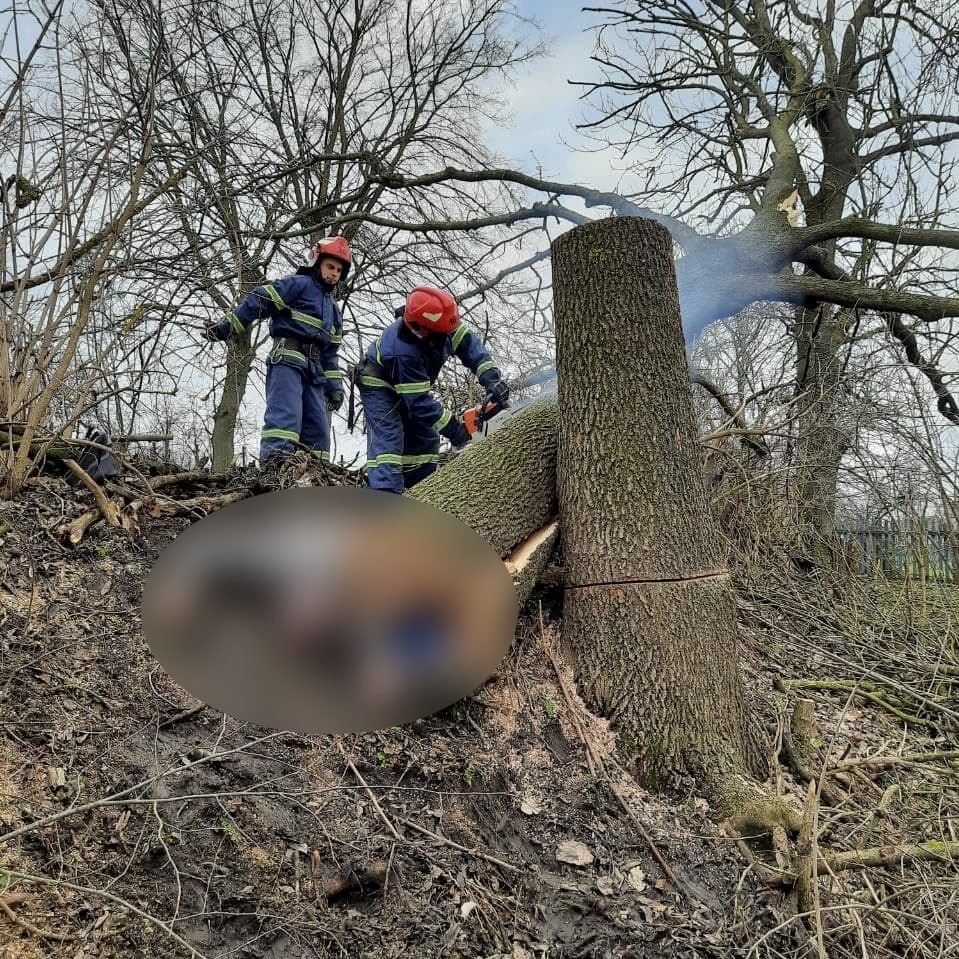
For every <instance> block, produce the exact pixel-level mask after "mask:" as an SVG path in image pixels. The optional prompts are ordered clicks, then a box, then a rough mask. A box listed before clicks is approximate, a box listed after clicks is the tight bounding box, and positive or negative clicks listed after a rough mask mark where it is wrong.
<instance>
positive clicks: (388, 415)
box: [359, 385, 440, 493]
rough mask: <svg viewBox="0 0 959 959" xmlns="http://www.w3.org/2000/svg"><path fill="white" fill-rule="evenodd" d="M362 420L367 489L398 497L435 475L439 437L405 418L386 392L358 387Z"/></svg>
mask: <svg viewBox="0 0 959 959" xmlns="http://www.w3.org/2000/svg"><path fill="white" fill-rule="evenodd" d="M359 389H360V398H361V400H362V401H363V413H364V415H365V417H366V475H367V481H368V482H369V485H370V488H371V489H379V490H385V491H387V492H390V493H402V492H403V490H404V489H409V488H410V487H411V486H415V485H416V484H417V483H419V482H420V480H424V479H426V477H427V476H429V475H430V473H433V472H435V471H436V466H437V460H438V458H439V457H438V453H439V449H440V435H439V433H437V432H436V430H435V429H433V426H432V425H431V424H430V423H425V422H422V421H421V420H417V419H415V418H414V417H412V416H410V415H409V412H408V410H407V409H406V406H405V405H404V403H403V400H402V399H401V398H400V397H399V396H398V395H397V394H396V393H395V392H394V391H393V390H390V389H385V388H381V387H367V386H362V385H361V386H360V387H359Z"/></svg>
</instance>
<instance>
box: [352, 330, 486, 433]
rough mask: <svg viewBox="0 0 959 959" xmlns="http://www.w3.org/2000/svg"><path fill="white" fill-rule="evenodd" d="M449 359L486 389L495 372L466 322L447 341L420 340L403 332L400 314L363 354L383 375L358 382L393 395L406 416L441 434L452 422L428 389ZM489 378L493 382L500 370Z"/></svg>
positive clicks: (443, 338) (435, 338)
mask: <svg viewBox="0 0 959 959" xmlns="http://www.w3.org/2000/svg"><path fill="white" fill-rule="evenodd" d="M454 355H455V356H456V358H457V359H458V360H459V361H460V362H461V363H462V364H463V365H464V366H466V367H468V368H469V369H470V370H472V371H473V373H474V374H475V375H476V376H477V378H478V379H479V381H480V383H481V384H483V386H484V387H485V386H486V384H485V383H484V382H483V381H484V380H485V379H487V378H488V377H489V376H490V374H491V372H492V371H493V370H495V365H494V363H493V360H492V359H491V358H490V355H489V353H488V352H487V351H486V348H485V347H484V346H483V344H482V342H481V341H480V339H479V337H478V336H476V335H475V334H474V333H472V332H471V331H470V328H469V327H468V326H467V325H466V324H465V323H462V322H461V323H460V324H459V326H457V327H456V329H455V330H453V332H452V333H448V334H447V335H446V336H438V335H436V334H429V335H427V336H425V337H423V338H422V339H421V338H419V337H418V336H417V335H416V334H415V333H413V332H412V331H411V330H410V329H409V327H407V325H406V324H405V323H404V322H403V318H402V314H400V315H399V316H398V317H397V319H396V320H394V322H393V323H391V324H390V325H389V326H388V327H387V328H386V329H385V330H384V331H383V333H382V334H381V335H380V338H379V339H378V340H377V341H376V342H375V343H374V344H373V345H372V346H371V347H370V348H369V349H368V350H367V352H366V358H367V359H368V360H372V361H373V362H374V363H376V364H377V365H378V366H379V367H380V370H381V372H382V374H383V376H382V377H380V376H374V375H370V374H369V373H366V374H361V376H360V383H361V384H362V385H363V386H367V387H379V388H382V389H392V390H394V391H395V392H396V393H397V394H398V395H399V396H400V397H401V398H402V400H403V402H404V405H405V406H406V409H407V411H408V413H409V415H410V416H412V417H414V418H416V419H418V420H420V421H422V422H427V423H429V424H430V425H431V426H432V427H433V429H435V430H436V431H437V432H440V433H442V432H444V430H445V429H446V427H447V426H449V424H450V423H451V422H452V420H453V414H452V413H451V412H450V411H449V410H446V409H444V408H443V405H442V404H441V403H440V401H439V400H438V399H437V398H436V397H435V396H433V395H432V394H431V393H430V390H431V389H432V387H433V384H434V383H435V382H436V379H437V377H438V376H439V374H440V369H442V367H443V364H444V363H445V362H446V361H447V360H448V359H449V358H450V357H451V356H454ZM492 375H493V376H494V377H498V376H499V371H498V370H496V372H495V373H493V374H492Z"/></svg>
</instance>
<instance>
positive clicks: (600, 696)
mask: <svg viewBox="0 0 959 959" xmlns="http://www.w3.org/2000/svg"><path fill="white" fill-rule="evenodd" d="M552 249H553V276H554V289H555V301H554V302H555V306H554V310H555V323H556V361H557V370H558V375H559V397H558V399H559V408H560V410H561V411H562V413H561V416H560V425H559V449H558V454H557V493H558V500H559V514H560V522H561V525H562V535H563V549H564V556H565V562H566V570H567V586H566V600H565V609H564V617H563V634H564V644H565V647H566V653H567V655H568V656H569V658H570V660H571V662H573V663H574V665H575V668H576V670H577V675H578V678H579V681H580V683H581V685H582V687H583V689H584V691H585V693H586V694H587V696H588V698H589V699H590V700H591V701H592V702H593V703H594V704H595V705H596V706H598V707H599V708H600V709H601V710H602V711H603V712H604V713H605V714H606V715H608V716H609V717H610V718H612V719H613V720H614V721H615V723H616V724H617V726H618V729H619V736H618V739H619V743H620V747H621V748H622V749H623V751H624V754H625V755H626V757H627V758H628V759H629V760H631V761H632V762H633V763H634V764H635V772H636V773H637V775H638V776H639V778H640V779H641V781H643V782H644V783H645V784H647V785H649V786H652V787H657V788H662V787H680V788H683V787H687V786H688V785H690V782H691V781H692V782H696V783H698V784H700V785H702V784H703V783H704V781H705V782H714V781H715V782H719V781H720V780H723V779H725V778H726V776H727V774H729V773H730V772H732V771H734V770H739V769H744V768H748V767H749V766H751V765H753V763H752V762H751V760H752V759H753V755H752V750H751V749H750V746H749V735H748V730H747V709H746V704H745V697H744V693H743V688H742V684H741V680H740V675H739V656H738V636H737V624H736V605H735V599H734V595H733V591H732V587H731V585H730V581H729V575H728V572H727V570H726V568H725V559H724V556H723V553H722V549H721V546H720V541H719V537H718V535H717V533H716V532H715V529H714V527H713V523H712V519H711V517H710V515H709V509H708V502H707V498H706V491H705V486H704V483H703V479H702V475H701V471H700V468H699V463H698V447H697V435H696V428H695V421H694V416H693V408H692V398H691V395H690V388H689V372H688V369H687V365H686V356H685V349H684V341H683V333H682V327H681V322H680V311H679V297H678V292H677V288H676V278H675V272H674V268H673V262H672V252H671V240H670V236H669V233H668V232H667V231H666V229H664V228H663V227H662V226H660V225H659V224H657V223H655V222H653V221H652V220H648V219H634V218H613V219H607V220H601V221H597V222H595V223H591V224H589V225H587V226H583V227H579V228H576V229H574V230H572V231H570V232H568V233H565V234H563V235H562V236H560V237H559V238H558V239H557V240H556V241H554V243H553V247H552Z"/></svg>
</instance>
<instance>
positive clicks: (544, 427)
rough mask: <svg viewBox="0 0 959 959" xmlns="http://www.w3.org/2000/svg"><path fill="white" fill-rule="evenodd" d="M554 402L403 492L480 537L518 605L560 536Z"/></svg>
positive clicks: (522, 416) (525, 415)
mask: <svg viewBox="0 0 959 959" xmlns="http://www.w3.org/2000/svg"><path fill="white" fill-rule="evenodd" d="M558 418H559V414H558V411H557V408H556V404H555V402H549V401H543V402H540V403H535V404H533V405H532V406H530V407H529V408H528V409H526V410H524V411H523V412H522V413H519V414H517V415H516V416H515V417H513V418H512V419H510V420H509V421H508V422H507V423H506V424H505V425H504V426H502V427H501V428H500V429H498V430H497V431H496V432H495V433H493V434H491V435H490V436H489V437H487V438H486V439H485V440H483V442H482V443H478V444H476V445H474V446H469V447H467V448H466V449H465V450H464V451H463V452H462V453H461V454H460V455H459V456H457V457H456V458H455V459H454V460H452V461H451V462H450V463H447V464H446V465H445V466H443V467H442V468H441V469H439V470H437V472H435V473H434V474H433V475H432V476H430V477H427V479H425V480H423V482H421V483H418V484H417V485H416V486H414V487H413V488H412V489H411V490H408V491H407V493H406V494H405V495H406V496H408V497H410V498H411V499H415V500H418V501H420V502H424V503H429V504H430V505H431V506H435V507H436V508H437V509H440V510H442V511H443V512H444V513H449V514H450V515H452V516H455V517H456V518H457V519H459V520H461V521H462V522H463V523H465V524H466V525H467V526H469V527H470V528H471V529H473V530H475V531H476V532H477V533H479V535H480V536H482V537H483V539H484V540H486V542H487V543H489V544H490V546H492V547H493V549H495V550H496V552H497V553H499V555H500V556H501V557H503V558H504V559H505V560H506V565H507V568H508V569H509V571H510V574H511V575H512V576H513V581H514V585H515V587H516V593H517V598H518V600H519V603H520V605H521V606H522V605H523V604H524V603H525V602H526V600H527V599H528V598H529V595H530V593H531V592H532V591H533V587H534V586H535V585H536V581H537V579H538V578H539V575H540V573H541V572H542V571H543V569H544V568H545V566H546V564H547V562H548V561H549V557H550V554H551V552H552V550H553V547H554V546H555V544H556V540H557V538H558V533H559V529H558V525H557V524H556V523H555V522H554V520H555V517H556V435H557V425H558Z"/></svg>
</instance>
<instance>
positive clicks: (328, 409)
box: [206, 236, 353, 466]
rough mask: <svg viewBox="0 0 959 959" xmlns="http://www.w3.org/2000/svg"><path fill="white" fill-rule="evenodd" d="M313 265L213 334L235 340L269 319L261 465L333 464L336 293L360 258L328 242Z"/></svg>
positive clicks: (214, 327)
mask: <svg viewBox="0 0 959 959" xmlns="http://www.w3.org/2000/svg"><path fill="white" fill-rule="evenodd" d="M309 259H310V262H309V263H308V265H306V266H303V267H300V269H299V270H297V271H296V273H295V274H293V275H292V276H287V277H284V278H283V279H281V280H276V281H275V282H273V283H265V284H263V285H262V286H258V287H257V288H256V289H255V290H253V291H252V292H251V293H250V294H249V296H247V298H246V299H245V300H244V301H243V302H242V303H241V304H240V306H238V307H237V308H236V309H235V310H234V311H233V312H232V313H229V314H228V315H227V316H226V317H225V318H224V319H223V320H221V321H220V322H219V323H213V324H211V325H210V326H209V327H207V329H206V336H207V338H208V339H210V340H228V339H229V338H230V336H231V335H233V334H241V333H244V332H246V330H248V329H249V328H250V326H251V325H252V324H253V323H255V322H257V321H258V320H263V319H267V318H268V319H269V321H270V336H272V337H273V339H274V341H275V342H274V345H273V349H272V350H271V351H270V354H269V357H268V359H267V370H266V414H265V416H264V423H263V431H262V433H261V434H260V464H261V466H262V465H263V464H264V463H266V462H267V461H273V462H277V461H279V460H280V458H281V457H284V456H288V455H289V454H291V453H293V452H295V451H296V450H297V449H306V450H308V451H309V452H310V453H311V454H312V455H313V456H315V457H316V458H317V459H319V460H321V461H322V462H324V463H328V462H329V461H330V414H331V413H333V412H334V411H335V410H337V409H339V408H340V406H341V405H342V403H343V397H344V390H343V373H342V371H341V370H340V366H339V347H340V343H342V342H343V317H342V314H341V313H340V308H339V307H338V306H337V304H336V301H335V300H334V299H333V290H334V288H335V287H336V284H337V283H338V282H339V281H340V280H345V279H346V276H347V273H349V270H350V265H351V264H352V261H353V257H352V251H351V250H350V245H349V243H348V242H347V241H346V239H345V237H342V236H331V237H327V238H326V239H323V240H320V241H319V242H318V243H317V244H316V245H315V246H314V247H313V248H312V250H311V251H310V258H309Z"/></svg>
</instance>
